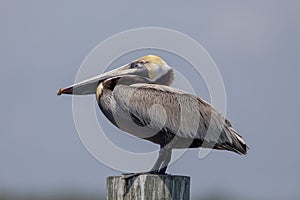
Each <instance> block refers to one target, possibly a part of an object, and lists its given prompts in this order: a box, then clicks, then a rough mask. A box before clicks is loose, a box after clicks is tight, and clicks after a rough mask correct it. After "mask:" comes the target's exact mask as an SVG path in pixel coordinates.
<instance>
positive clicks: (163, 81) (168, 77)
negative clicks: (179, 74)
mask: <svg viewBox="0 0 300 200" xmlns="http://www.w3.org/2000/svg"><path fill="white" fill-rule="evenodd" d="M173 80H174V71H173V69H170V70H169V71H168V72H167V73H166V74H164V75H162V76H161V77H159V78H158V79H157V80H155V81H154V82H155V83H156V84H160V85H167V86H169V85H171V84H172V83H173Z"/></svg>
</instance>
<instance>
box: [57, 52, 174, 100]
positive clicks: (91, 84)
mask: <svg viewBox="0 0 300 200" xmlns="http://www.w3.org/2000/svg"><path fill="white" fill-rule="evenodd" d="M126 75H131V76H142V77H144V78H147V79H149V80H150V81H151V82H153V83H157V84H162V85H171V83H172V82H173V70H172V68H171V67H169V66H168V65H167V63H166V62H165V61H164V60H163V59H161V58H160V57H158V56H155V55H147V56H144V57H141V58H139V59H136V60H134V61H132V62H130V63H128V64H126V65H123V66H121V67H119V68H117V69H114V70H111V71H108V72H105V73H103V74H100V75H98V76H95V77H93V78H90V79H87V80H85V81H82V82H79V83H76V84H74V85H71V86H69V87H66V88H62V89H59V90H58V91H57V95H61V94H76V95H85V94H95V93H96V88H97V86H98V85H99V84H100V83H101V82H103V81H105V80H106V79H108V78H113V77H116V76H126Z"/></svg>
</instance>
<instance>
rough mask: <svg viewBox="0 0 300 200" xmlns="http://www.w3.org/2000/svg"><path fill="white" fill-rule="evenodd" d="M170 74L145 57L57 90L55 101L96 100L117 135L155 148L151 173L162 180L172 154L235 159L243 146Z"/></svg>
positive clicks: (224, 123)
mask: <svg viewBox="0 0 300 200" xmlns="http://www.w3.org/2000/svg"><path fill="white" fill-rule="evenodd" d="M172 81H173V70H172V68H171V67H170V66H168V65H167V63H166V62H165V61H163V60H162V59H161V58H160V57H158V56H154V55H147V56H144V57H141V58H139V59H137V60H134V61H133V62H131V63H129V64H126V65H124V66H122V67H120V68H117V69H114V70H112V71H109V72H106V73H103V74H101V75H99V76H96V77H93V78H90V79H88V80H85V81H82V82H79V83H76V84H74V85H71V86H69V87H66V88H63V89H59V90H58V91H57V95H61V94H73V95H89V94H94V95H96V99H97V102H98V105H99V107H100V109H101V110H102V112H103V113H104V115H105V116H106V117H107V118H108V119H109V120H110V121H111V122H112V123H113V124H114V125H115V126H117V127H118V128H120V129H121V130H123V131H125V132H127V133H129V134H132V135H134V136H137V137H139V138H143V139H145V140H148V141H151V142H153V143H156V144H158V145H160V151H159V157H158V159H157V161H156V162H155V164H154V166H153V168H152V169H151V171H150V173H157V174H165V172H166V169H167V167H168V164H169V162H170V160H171V153H172V149H176V148H198V147H204V148H213V149H218V150H228V151H231V152H235V153H238V154H246V153H247V149H248V147H247V145H246V143H245V142H244V141H243V139H242V137H241V136H240V135H239V134H238V133H237V132H236V131H235V130H234V129H233V128H232V126H231V123H230V122H229V121H228V120H227V119H226V118H225V117H224V116H223V115H222V114H220V113H219V112H217V111H216V110H215V109H214V108H213V107H212V106H211V105H210V104H209V103H207V102H205V101H204V100H202V99H200V98H198V97H196V96H194V95H191V94H187V93H185V92H183V91H181V90H178V89H175V88H171V87H169V85H171V83H172Z"/></svg>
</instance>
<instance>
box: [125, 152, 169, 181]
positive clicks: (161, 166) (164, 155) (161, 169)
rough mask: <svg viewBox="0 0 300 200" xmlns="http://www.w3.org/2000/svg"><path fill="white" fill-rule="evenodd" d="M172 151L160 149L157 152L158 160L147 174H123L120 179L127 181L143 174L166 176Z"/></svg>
mask: <svg viewBox="0 0 300 200" xmlns="http://www.w3.org/2000/svg"><path fill="white" fill-rule="evenodd" d="M171 154H172V149H169V148H161V149H160V150H159V155H158V158H157V160H156V162H155V164H154V166H153V167H152V169H151V171H149V172H139V173H124V174H122V177H123V178H124V179H129V178H132V177H136V176H139V175H143V174H166V170H167V167H168V164H169V162H170V161H171Z"/></svg>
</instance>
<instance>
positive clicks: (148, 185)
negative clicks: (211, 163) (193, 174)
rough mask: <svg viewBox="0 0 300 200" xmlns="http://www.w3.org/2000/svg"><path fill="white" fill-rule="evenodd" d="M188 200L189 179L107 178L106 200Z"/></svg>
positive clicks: (159, 176)
mask: <svg viewBox="0 0 300 200" xmlns="http://www.w3.org/2000/svg"><path fill="white" fill-rule="evenodd" d="M158 199H160V200H161V199H164V200H171V199H172V200H189V199H190V177H188V176H176V175H174V176H173V175H152V174H145V175H139V176H134V177H131V178H127V179H124V177H122V176H110V177H108V178H107V200H158Z"/></svg>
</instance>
